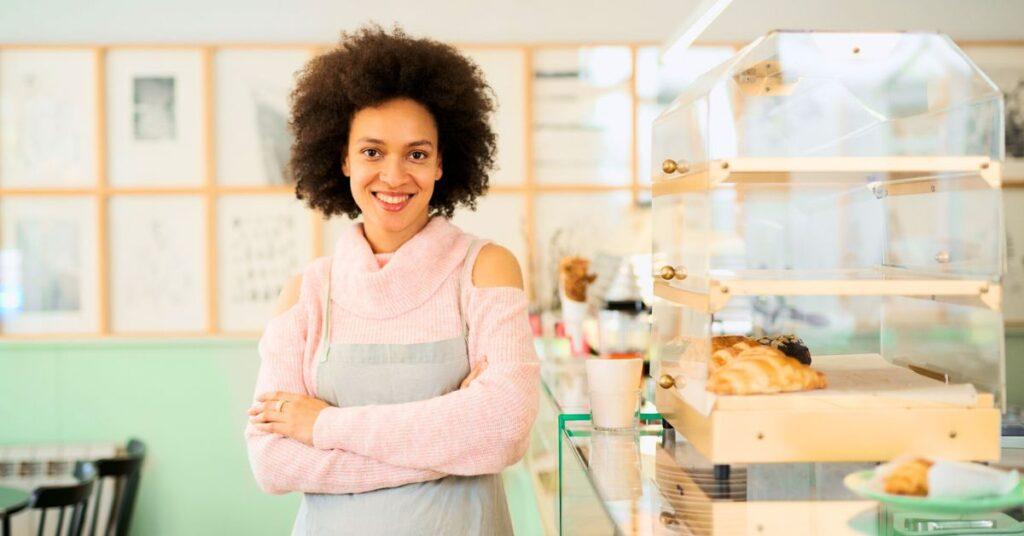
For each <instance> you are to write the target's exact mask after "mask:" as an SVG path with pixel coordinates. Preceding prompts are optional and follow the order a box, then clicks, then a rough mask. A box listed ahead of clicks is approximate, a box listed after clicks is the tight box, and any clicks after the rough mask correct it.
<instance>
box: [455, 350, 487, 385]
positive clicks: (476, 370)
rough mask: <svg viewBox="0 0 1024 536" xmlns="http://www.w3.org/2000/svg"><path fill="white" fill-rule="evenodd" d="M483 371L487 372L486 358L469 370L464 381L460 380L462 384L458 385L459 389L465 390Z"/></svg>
mask: <svg viewBox="0 0 1024 536" xmlns="http://www.w3.org/2000/svg"><path fill="white" fill-rule="evenodd" d="M485 370H487V358H486V357H484V358H483V359H481V360H480V362H479V363H477V364H476V366H474V367H473V368H471V369H469V374H468V375H467V376H466V379H464V380H462V383H461V384H459V389H465V388H467V387H469V384H470V382H472V381H473V380H475V379H476V377H477V376H479V375H480V374H482V373H483V371H485Z"/></svg>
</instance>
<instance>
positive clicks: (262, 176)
mask: <svg viewBox="0 0 1024 536" xmlns="http://www.w3.org/2000/svg"><path fill="white" fill-rule="evenodd" d="M310 58H311V51H310V50H308V49H222V50H218V51H217V53H216V55H215V57H214V73H215V75H214V86H215V99H214V102H215V103H216V106H215V117H216V120H215V125H216V138H215V139H216V147H217V182H218V183H220V184H230V185H269V186H281V185H285V184H289V183H291V182H292V176H291V171H290V170H289V168H288V161H289V158H290V155H291V146H292V143H293V141H294V135H293V134H292V132H291V129H290V127H289V126H288V122H289V118H290V115H291V110H290V108H289V96H290V95H291V91H292V90H293V89H294V87H295V81H296V78H297V75H298V73H299V71H301V70H302V68H303V66H304V65H305V64H306V62H308V61H309V59H310Z"/></svg>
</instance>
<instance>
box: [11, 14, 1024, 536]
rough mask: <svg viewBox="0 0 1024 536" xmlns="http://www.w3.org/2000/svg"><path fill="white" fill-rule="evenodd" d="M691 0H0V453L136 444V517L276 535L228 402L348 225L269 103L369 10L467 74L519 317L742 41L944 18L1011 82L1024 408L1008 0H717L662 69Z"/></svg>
mask: <svg viewBox="0 0 1024 536" xmlns="http://www.w3.org/2000/svg"><path fill="white" fill-rule="evenodd" d="M698 4H701V2H698V1H696V0H686V1H668V0H652V1H648V2H642V3H636V2H610V1H599V2H590V1H583V0H569V1H561V2H540V1H535V0H531V1H526V2H502V3H498V2H478V1H471V0H457V1H447V2H443V3H422V2H405V1H395V2H386V3H379V4H375V5H366V4H365V3H362V2H354V1H344V2H326V1H312V0H299V1H296V2H289V3H281V2H271V1H267V0H257V1H247V2H242V1H240V0H229V1H221V2H199V1H196V0H184V1H179V2H175V3H168V2H153V1H148V0H146V1H138V2H104V1H100V2H93V3H91V4H90V5H89V6H87V7H86V6H84V5H82V4H81V3H79V2H73V1H71V0H32V1H30V0H6V1H5V2H3V3H0V310H3V311H4V317H3V322H2V323H0V458H3V457H4V456H3V453H4V449H5V447H6V446H10V445H20V444H54V445H56V444H60V443H63V442H73V443H78V444H85V445H88V444H96V445H101V444H105V443H106V442H109V441H111V440H118V441H120V440H122V439H124V438H127V437H129V436H133V435H137V436H142V437H146V438H147V440H148V442H149V443H150V444H151V445H152V456H153V457H154V459H158V460H160V462H159V463H158V464H153V465H152V466H151V467H148V473H147V475H146V487H145V491H144V493H143V494H142V495H141V496H140V498H139V501H140V503H139V507H138V510H139V517H138V518H137V519H136V520H135V521H134V523H135V524H136V525H137V529H136V530H137V531H138V533H166V534H197V533H203V532H204V531H205V530H208V528H209V527H218V526H219V527H231V530H232V531H233V532H236V533H245V534H264V533H265V534H276V533H281V532H284V531H286V530H287V528H288V526H290V523H291V519H292V515H293V513H294V510H295V508H296V504H297V500H298V498H297V497H294V496H290V497H289V500H280V498H277V497H272V496H269V495H265V494H263V493H261V492H259V490H258V489H257V488H256V486H255V484H254V483H253V482H252V479H251V476H250V474H249V468H248V464H247V460H246V457H245V451H244V444H243V443H242V441H241V439H240V437H241V435H240V434H241V429H242V427H243V426H244V423H243V422H242V421H241V420H240V418H239V416H240V415H242V414H243V412H244V409H245V408H246V407H247V406H248V404H249V398H250V396H251V389H252V385H253V383H254V379H255V374H256V370H257V367H258V364H259V362H258V359H257V358H256V340H257V338H258V336H259V332H260V330H261V327H262V325H263V323H264V322H265V321H266V319H267V317H268V315H269V311H270V309H271V307H272V305H273V303H274V301H275V300H276V297H277V294H278V290H279V287H280V285H281V283H282V282H283V281H284V280H285V279H286V276H287V274H289V273H292V272H293V271H294V270H295V269H296V268H297V267H298V266H299V265H301V264H302V263H304V262H306V261H307V260H309V259H311V258H314V257H316V256H320V255H324V254H328V253H329V252H330V248H331V245H332V244H333V242H334V238H335V237H336V236H337V233H338V230H339V229H340V228H341V226H343V225H345V224H346V221H345V220H343V219H340V218H335V219H334V220H330V221H321V220H320V219H319V218H316V217H315V216H313V215H312V213H310V212H309V211H308V210H307V209H305V208H304V207H302V206H301V205H299V204H298V202H296V201H294V200H293V199H292V195H291V194H290V190H289V187H288V185H287V180H288V177H287V173H284V172H282V167H281V163H282V162H283V161H285V160H286V159H287V149H288V146H289V144H290V139H289V134H288V132H287V130H286V128H285V127H284V125H285V120H286V114H287V109H286V107H284V104H283V103H284V102H285V96H286V95H287V90H288V85H287V84H288V77H289V74H290V73H293V72H294V71H295V70H296V69H297V68H299V67H300V66H301V64H302V63H303V62H304V61H305V60H306V59H308V58H309V57H310V55H312V54H315V53H317V51H318V50H322V49H323V47H327V46H330V44H331V42H332V41H333V40H334V39H335V38H336V36H337V34H338V32H339V31H340V30H342V29H352V28H355V27H357V26H359V25H360V24H363V23H365V22H367V21H370V20H374V21H378V22H381V23H382V24H384V25H385V26H387V25H389V24H390V23H392V22H397V23H399V24H401V25H402V27H403V28H404V29H405V30H406V31H407V32H409V33H410V34H412V35H416V36H429V37H433V38H436V39H440V40H444V41H448V42H451V43H453V44H456V45H458V46H459V47H460V48H461V49H463V50H464V51H466V52H467V53H468V54H469V55H470V56H471V57H473V58H474V59H475V60H476V61H478V62H479V63H480V65H481V66H482V67H483V69H484V71H485V73H486V74H487V76H488V78H489V80H490V82H491V84H492V86H493V87H494V89H495V91H496V95H497V97H498V101H499V112H498V114H497V115H496V117H495V126H496V129H497V132H498V135H499V158H498V165H499V168H500V169H499V171H498V172H497V173H496V174H495V175H494V176H493V178H492V181H491V184H492V188H491V193H490V194H489V195H488V196H487V197H486V198H485V199H483V200H482V201H481V203H480V209H479V211H478V212H477V213H469V212H465V211H463V212H462V213H457V215H456V217H455V223H456V224H458V225H460V226H462V227H463V228H465V229H466V230H468V231H470V232H473V233H476V234H479V235H481V236H487V237H489V238H493V239H494V240H495V241H497V242H498V243H501V244H503V245H505V246H506V247H508V248H509V249H511V250H512V251H513V252H514V253H515V254H516V256H517V257H518V259H519V260H520V263H521V265H522V268H523V272H524V274H525V276H526V280H527V286H528V290H529V293H530V296H531V303H532V305H533V306H534V308H535V310H537V311H546V310H550V309H553V308H556V307H557V306H558V299H557V279H556V275H555V272H556V268H555V267H556V265H557V263H558V260H559V259H560V258H561V257H562V256H564V255H567V254H580V255H584V256H588V257H591V258H595V259H597V258H600V256H601V254H607V255H614V256H635V257H636V258H637V259H638V260H637V262H638V270H640V269H643V268H642V267H643V266H645V265H644V264H643V256H644V255H645V254H648V253H649V249H650V243H651V233H652V230H651V222H650V220H651V218H650V190H651V184H650V179H649V177H650V166H651V164H650V161H649V160H650V154H651V150H650V124H651V122H652V121H653V119H654V117H655V116H656V115H657V114H658V113H659V112H660V111H661V110H663V109H664V108H665V107H666V106H667V105H668V103H669V102H670V101H671V99H672V98H674V97H675V96H676V95H677V94H678V93H679V91H680V90H681V89H682V88H684V87H685V86H686V85H687V84H688V83H689V82H690V81H692V80H693V79H694V78H696V77H697V76H698V75H700V74H702V73H703V72H704V71H706V70H707V69H708V68H710V67H712V66H714V65H716V64H718V63H719V62H721V61H723V60H724V59H726V58H728V57H729V56H731V55H732V54H734V53H735V52H736V50H738V48H739V47H742V46H743V45H745V44H747V43H749V42H750V41H752V40H753V39H755V38H757V37H759V36H761V35H763V34H764V33H765V32H767V31H769V30H772V29H777V28H795V29H820V30H863V31H882V30H937V31H940V32H943V33H945V34H948V35H949V36H951V37H952V38H953V39H954V40H955V41H956V42H957V43H958V44H959V45H960V46H961V47H962V48H963V49H964V51H965V52H966V53H967V54H968V55H969V56H970V57H971V58H972V59H973V60H974V61H975V62H976V63H977V64H978V65H979V66H980V67H981V68H982V69H983V70H984V71H985V72H986V73H987V74H988V75H989V76H990V77H991V78H992V79H993V81H994V82H995V83H996V84H997V85H998V86H999V87H1000V89H1002V90H1003V91H1004V93H1005V94H1006V110H1007V117H1006V130H1007V138H1006V156H1007V166H1006V171H1005V182H1006V185H1005V187H1004V192H1003V194H1004V201H1005V206H1006V208H1007V210H1006V225H1007V242H1008V250H1007V257H1008V272H1007V277H1006V282H1005V285H1004V289H1005V297H1004V299H1005V307H1004V312H1005V316H1006V323H1007V328H1006V355H1007V359H1006V367H1007V382H1006V383H1007V396H1008V402H1009V403H1010V404H1011V405H1016V406H1021V405H1024V247H1021V244H1024V217H1022V216H1021V214H1024V211H1022V210H1020V208H1021V207H1024V25H1021V24H1020V21H1021V20H1024V2H1019V1H1013V0H1001V1H1000V0H976V1H970V2H968V1H953V0H935V1H927V0H904V1H901V2H891V1H884V0H864V1H860V2H837V1H816V0H797V1H776V0H771V1H758V0H736V1H735V2H733V3H732V4H731V5H730V6H729V7H728V8H727V9H726V11H725V12H724V13H722V15H721V16H720V17H719V18H718V19H717V20H716V21H715V22H714V23H713V24H711V26H710V27H709V28H708V29H707V30H706V31H705V32H704V33H703V34H701V35H700V36H699V38H698V40H697V42H696V43H695V44H694V46H693V47H692V48H691V49H690V50H689V51H688V52H687V53H686V55H685V57H684V58H682V59H680V60H679V63H678V64H673V65H671V66H666V65H661V64H659V52H660V49H661V47H663V46H664V44H665V43H666V42H669V41H670V40H671V39H673V38H674V37H678V32H679V30H680V25H681V24H683V23H684V21H686V20H687V18H688V16H689V15H690V13H691V11H692V10H693V9H695V8H696V7H698ZM34 45H46V46H45V47H36V46H34ZM50 45H57V46H50ZM40 60H45V61H40ZM154 61H158V62H160V64H161V65H162V67H163V68H162V70H160V72H153V71H152V69H150V66H151V65H152V62H154ZM210 103H215V104H214V105H212V106H211V105H210ZM253 112H255V113H253ZM125 117H127V118H130V120H127V121H119V120H118V118H125ZM66 118H70V123H68V119H66ZM68 124H70V125H71V126H70V128H63V127H67V126H68ZM122 124H123V125H130V128H123V129H122V128H120V127H119V126H118V125H122ZM15 133H17V134H18V135H14V134H15ZM153 140H162V141H164V142H166V143H165V144H164V145H163V150H161V151H159V152H153V151H150V150H147V145H150V144H149V143H148V142H151V141H153ZM54 188H56V189H60V190H61V191H60V192H57V193H54V192H52V191H45V190H50V189H54ZM101 206H102V207H105V210H100V208H99V207H101ZM211 207H213V208H214V210H210V208H211ZM256 214H258V215H259V217H258V218H257V217H254V215H256ZM268 215H270V216H269V217H268ZM130 259H141V261H138V260H130ZM647 269H649V262H648V264H647ZM645 292H646V290H645ZM199 415H201V416H202V418H197V417H196V416H199ZM0 478H2V477H0ZM157 527H159V530H157V529H156V528H157Z"/></svg>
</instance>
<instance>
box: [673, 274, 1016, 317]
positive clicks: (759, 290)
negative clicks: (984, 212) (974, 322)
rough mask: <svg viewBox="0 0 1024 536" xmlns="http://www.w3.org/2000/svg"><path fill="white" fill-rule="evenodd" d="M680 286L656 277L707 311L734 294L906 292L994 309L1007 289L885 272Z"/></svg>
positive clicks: (680, 299)
mask: <svg viewBox="0 0 1024 536" xmlns="http://www.w3.org/2000/svg"><path fill="white" fill-rule="evenodd" d="M797 275H799V274H797ZM679 284H685V285H686V287H689V288H680V286H676V285H678V284H671V283H668V282H665V281H663V280H655V282H654V294H655V296H658V297H659V298H662V299H665V300H668V301H670V302H673V303H676V304H679V305H683V306H686V307H690V308H692V309H697V310H699V311H703V312H705V313H715V312H717V311H720V310H722V309H723V308H724V307H725V306H726V304H728V302H729V300H730V299H732V298H733V297H734V296H906V297H916V298H925V299H933V300H940V301H950V302H954V303H961V304H967V305H975V306H983V307H987V308H989V309H992V310H994V311H998V310H1000V309H1001V307H1002V287H1001V286H999V285H995V284H992V283H991V282H989V281H986V280H982V279H944V278H937V277H935V278H928V277H924V278H910V277H893V276H884V278H864V279H829V278H824V279H767V278H765V279H756V278H755V279H748V278H740V277H737V278H718V279H706V280H698V279H694V278H690V277H688V278H687V279H686V280H684V281H683V282H680V283H679ZM694 289H702V290H694ZM705 289H706V290H705Z"/></svg>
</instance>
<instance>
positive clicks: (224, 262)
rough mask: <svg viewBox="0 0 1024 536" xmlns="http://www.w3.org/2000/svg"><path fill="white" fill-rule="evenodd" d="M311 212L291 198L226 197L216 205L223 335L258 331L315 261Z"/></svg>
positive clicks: (219, 296) (268, 195)
mask: <svg viewBox="0 0 1024 536" xmlns="http://www.w3.org/2000/svg"><path fill="white" fill-rule="evenodd" d="M312 223H313V213H312V212H310V211H309V210H307V209H306V208H305V206H304V205H303V204H302V202H301V201H299V200H297V199H295V198H294V197H293V196H292V195H291V194H286V195H277V194H273V195H271V194H266V195H226V196H222V197H221V198H220V199H219V200H218V203H217V255H218V258H217V269H218V274H217V282H218V284H217V299H218V306H219V309H218V310H219V316H220V319H219V323H220V329H221V331H225V332H250V331H259V330H260V329H262V328H263V326H264V325H265V324H266V322H267V320H270V316H271V313H272V312H273V307H274V304H276V303H277V297H278V295H279V294H280V293H281V288H282V286H283V285H284V283H285V282H286V281H288V279H290V278H291V277H293V276H295V275H297V274H299V273H301V270H302V269H303V268H304V267H305V266H306V263H308V262H309V261H310V260H311V259H312V258H313V239H312V235H313V233H312Z"/></svg>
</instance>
